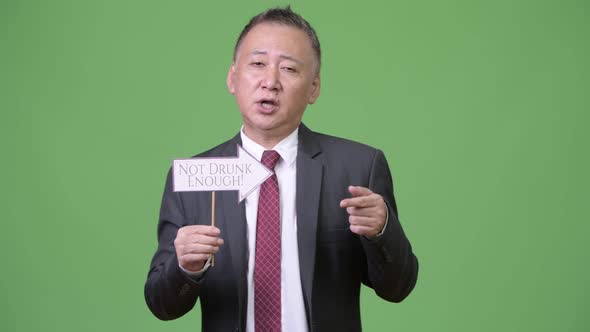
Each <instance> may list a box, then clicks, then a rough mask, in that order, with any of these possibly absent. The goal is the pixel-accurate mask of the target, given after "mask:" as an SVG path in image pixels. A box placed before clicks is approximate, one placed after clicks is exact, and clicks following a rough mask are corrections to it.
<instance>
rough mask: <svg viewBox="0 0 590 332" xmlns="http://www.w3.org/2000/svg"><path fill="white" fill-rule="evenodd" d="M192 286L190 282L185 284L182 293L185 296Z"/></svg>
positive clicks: (181, 289)
mask: <svg viewBox="0 0 590 332" xmlns="http://www.w3.org/2000/svg"><path fill="white" fill-rule="evenodd" d="M190 288H191V286H189V285H188V284H184V285H182V288H180V293H179V294H180V295H181V296H184V295H185V294H186V293H188V291H189V289H190Z"/></svg>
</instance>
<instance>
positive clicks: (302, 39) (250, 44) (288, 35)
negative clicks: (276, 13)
mask: <svg viewBox="0 0 590 332" xmlns="http://www.w3.org/2000/svg"><path fill="white" fill-rule="evenodd" d="M255 51H258V52H266V53H274V52H282V53H286V54H288V55H292V56H299V57H301V58H304V59H307V58H310V57H313V49H312V47H311V41H310V40H309V37H308V36H307V34H306V33H305V32H304V31H303V30H301V29H299V28H296V27H292V26H288V25H284V24H278V23H260V24H258V25H256V26H254V27H253V28H252V29H251V30H250V31H249V32H248V33H247V34H246V36H244V39H242V42H241V43H240V45H239V47H238V50H237V54H236V56H238V57H239V56H240V55H243V54H252V53H253V52H255Z"/></svg>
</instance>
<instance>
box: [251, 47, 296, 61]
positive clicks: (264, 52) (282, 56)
mask: <svg viewBox="0 0 590 332" xmlns="http://www.w3.org/2000/svg"><path fill="white" fill-rule="evenodd" d="M267 54H268V53H267V52H266V51H260V50H254V51H252V52H251V53H250V55H267ZM279 58H282V59H287V60H291V61H295V62H297V63H299V64H303V61H301V60H299V59H297V58H294V57H292V56H290V55H286V54H281V55H279Z"/></svg>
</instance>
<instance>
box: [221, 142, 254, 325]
mask: <svg viewBox="0 0 590 332" xmlns="http://www.w3.org/2000/svg"><path fill="white" fill-rule="evenodd" d="M229 143H230V144H229V145H228V146H227V149H226V150H225V151H224V152H223V156H229V157H233V156H237V153H238V152H237V148H236V146H237V145H238V144H240V145H241V140H240V135H239V134H238V135H237V136H235V137H234V138H233V139H232V140H230V141H229ZM217 196H218V197H219V204H218V205H217V206H218V207H217V208H216V215H218V216H221V217H222V218H223V222H224V226H225V227H224V228H225V229H224V231H225V232H226V233H227V241H226V242H225V245H226V246H229V251H230V254H231V260H232V265H233V269H234V275H235V279H236V287H237V290H238V301H239V302H238V303H239V306H238V311H239V315H240V322H241V323H242V327H244V328H245V326H246V299H247V289H248V288H247V286H248V285H247V282H248V280H247V275H248V265H247V264H248V244H247V238H246V234H248V233H247V222H246V210H245V205H244V202H245V201H242V202H241V203H239V204H238V192H237V191H219V192H217ZM222 231H223V230H222Z"/></svg>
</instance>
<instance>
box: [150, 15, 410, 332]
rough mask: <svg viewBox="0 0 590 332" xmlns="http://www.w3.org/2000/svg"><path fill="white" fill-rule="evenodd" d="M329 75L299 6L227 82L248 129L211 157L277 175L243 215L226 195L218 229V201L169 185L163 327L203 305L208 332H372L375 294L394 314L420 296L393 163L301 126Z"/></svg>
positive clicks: (272, 20) (159, 257) (257, 32)
mask: <svg viewBox="0 0 590 332" xmlns="http://www.w3.org/2000/svg"><path fill="white" fill-rule="evenodd" d="M319 73H320V45H319V41H318V39H317V36H316V33H315V31H314V30H313V28H312V27H311V26H310V25H309V23H308V22H307V21H305V20H304V19H303V18H302V17H301V16H299V15H298V14H296V13H294V12H293V11H291V9H290V8H288V7H287V8H284V9H283V8H275V9H270V10H268V11H266V12H263V13H261V14H259V15H257V16H255V17H254V18H252V20H251V21H250V22H249V23H248V25H246V27H245V28H244V30H243V31H242V33H241V35H240V36H239V38H238V41H237V43H236V47H235V51H234V61H233V63H232V64H231V67H230V69H229V72H228V75H227V87H228V89H229V92H230V93H231V94H233V95H234V96H235V98H236V101H237V104H238V108H239V109H240V112H241V114H242V119H243V126H242V130H241V131H240V133H239V134H238V135H236V136H235V137H234V138H233V139H231V140H229V141H227V142H225V143H223V144H221V145H219V146H217V147H215V148H213V149H211V150H209V151H207V152H204V153H202V154H200V155H198V157H217V156H235V155H236V154H237V151H236V150H237V144H240V145H241V146H242V147H243V148H244V149H245V150H246V151H248V152H249V153H250V154H252V155H253V156H254V157H255V158H257V159H258V160H261V161H262V163H263V164H265V166H267V167H268V168H269V169H272V170H274V175H273V176H271V177H270V178H269V179H268V180H266V182H265V183H263V184H262V185H261V187H260V188H259V189H257V190H256V191H255V192H253V193H252V194H251V195H250V196H248V197H247V198H246V200H245V201H243V202H242V203H240V204H238V203H237V201H238V200H237V193H236V192H219V193H218V195H217V197H218V200H217V202H218V203H217V209H216V211H215V213H216V216H217V225H218V228H217V227H212V226H208V225H207V224H208V222H209V221H210V219H209V216H210V214H211V201H210V199H211V197H210V194H209V193H204V192H184V193H179V192H173V190H172V183H171V175H170V174H169V175H168V179H167V182H166V187H165V191H164V197H163V200H162V207H161V212H160V221H159V224H158V240H159V246H158V249H157V252H156V254H155V255H154V258H153V260H152V263H151V268H150V271H149V274H148V279H147V282H146V286H145V296H146V302H147V304H148V306H149V308H150V310H151V311H152V312H153V313H154V315H156V316H157V317H158V318H160V319H164V320H168V319H175V318H178V317H180V316H182V315H184V314H185V313H187V312H188V311H189V310H191V309H192V308H193V306H194V305H195V302H196V301H197V299H198V298H200V300H201V312H202V329H203V331H258V332H260V331H360V330H361V321H360V310H359V293H360V286H361V283H364V284H365V285H367V286H369V287H372V288H373V289H374V290H375V292H376V293H377V294H378V295H379V296H380V297H382V298H383V299H385V300H388V301H393V302H399V301H401V300H403V299H404V298H405V297H406V296H407V295H408V294H409V293H410V292H411V290H412V289H413V287H414V285H415V283H416V278H417V273H418V262H417V259H416V257H415V256H414V254H413V253H412V249H411V246H410V243H409V241H408V239H407V238H406V236H405V235H404V232H403V230H402V227H401V225H400V223H399V221H398V218H397V208H396V204H395V200H394V197H393V188H392V182H391V181H392V180H391V176H390V173H389V168H388V165H387V162H386V160H385V157H384V156H383V154H382V152H381V151H379V150H377V149H374V148H371V147H368V146H366V145H362V144H360V143H355V142H352V141H348V140H344V139H340V138H335V137H331V136H327V135H323V134H319V133H315V132H313V131H311V130H309V129H308V128H307V127H306V126H304V125H303V124H302V123H301V118H302V116H303V113H304V111H305V109H306V107H307V105H308V104H313V103H314V102H315V100H316V99H317V98H318V96H319V94H320V75H319ZM212 254H215V264H214V266H213V265H211V264H210V263H211V255H212Z"/></svg>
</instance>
